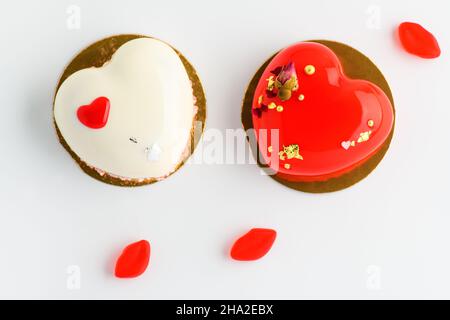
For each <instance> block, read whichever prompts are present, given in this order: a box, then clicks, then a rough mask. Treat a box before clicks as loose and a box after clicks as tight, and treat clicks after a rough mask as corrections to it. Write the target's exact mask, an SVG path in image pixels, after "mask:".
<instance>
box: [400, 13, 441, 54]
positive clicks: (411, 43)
mask: <svg viewBox="0 0 450 320" xmlns="http://www.w3.org/2000/svg"><path fill="white" fill-rule="evenodd" d="M398 34H399V37H400V41H401V43H402V45H403V47H404V48H405V50H406V51H408V52H409V53H411V54H414V55H416V56H419V57H422V58H425V59H434V58H437V57H439V56H440V55H441V49H440V48H439V43H438V42H437V40H436V38H435V37H434V36H433V35H432V34H431V33H430V32H428V31H427V30H426V29H425V28H423V27H422V26H421V25H420V24H417V23H413V22H404V23H402V24H401V25H400V26H399V27H398Z"/></svg>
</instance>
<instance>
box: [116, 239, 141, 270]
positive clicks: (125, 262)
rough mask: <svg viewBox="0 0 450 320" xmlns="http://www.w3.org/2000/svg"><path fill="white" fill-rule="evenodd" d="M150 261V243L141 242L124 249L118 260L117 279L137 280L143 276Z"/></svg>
mask: <svg viewBox="0 0 450 320" xmlns="http://www.w3.org/2000/svg"><path fill="white" fill-rule="evenodd" d="M149 261H150V243H149V242H148V241H146V240H141V241H138V242H135V243H132V244H130V245H128V246H126V247H125V249H123V251H122V254H121V255H120V257H119V258H118V259H117V262H116V269H115V275H116V277H117V278H136V277H138V276H140V275H141V274H143V273H144V272H145V270H146V269H147V266H148V263H149Z"/></svg>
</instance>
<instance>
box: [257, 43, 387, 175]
mask: <svg viewBox="0 0 450 320" xmlns="http://www.w3.org/2000/svg"><path fill="white" fill-rule="evenodd" d="M290 64H293V65H295V69H296V71H295V72H296V74H295V76H292V77H291V81H288V82H286V83H287V84H283V83H282V82H281V81H279V80H278V78H277V77H278V75H277V73H276V72H274V70H281V69H280V68H284V67H285V66H287V65H290ZM280 97H281V98H283V99H281V98H280ZM287 97H289V98H288V99H287V100H286V98H287ZM261 106H268V108H267V110H264V111H261V112H253V126H254V128H255V130H256V134H257V140H258V145H259V148H260V151H261V154H262V156H263V158H264V160H265V161H266V163H268V164H269V166H270V168H271V169H273V170H274V171H275V172H276V175H277V176H278V177H280V178H282V179H285V180H289V181H296V182H300V181H302V182H313V181H325V180H327V179H330V178H333V177H339V176H341V175H342V174H344V173H347V172H349V171H351V170H353V169H355V168H356V167H357V166H359V165H361V164H362V163H364V162H365V161H367V160H368V159H369V158H370V157H371V156H373V155H374V154H375V153H377V151H379V150H380V148H381V147H382V146H383V144H384V142H385V141H386V140H387V139H388V137H389V134H390V133H391V131H392V128H393V123H394V111H393V107H392V105H391V102H390V101H389V98H388V97H387V96H386V94H385V93H384V92H383V91H382V90H381V89H380V88H379V87H377V86H376V85H375V84H373V83H370V82H368V81H363V80H352V79H350V78H348V77H346V76H345V74H344V73H343V69H342V66H341V63H340V61H339V59H338V57H337V56H336V55H335V54H334V52H333V51H331V50H330V49H329V48H327V47H326V46H324V45H321V44H318V43H312V42H303V43H298V44H296V45H293V46H290V47H288V48H286V49H284V50H282V51H281V52H280V53H278V54H277V55H276V56H275V57H274V58H273V59H272V61H271V62H270V63H269V65H268V66H267V68H266V69H265V71H264V73H263V75H262V77H261V79H260V80H259V82H258V86H257V88H256V90H255V95H254V98H253V105H252V108H253V109H254V110H255V109H258V108H260V107H261ZM273 129H279V139H276V138H275V135H274V134H272V131H271V130H273ZM263 130H264V131H265V132H267V139H265V138H264V131H263ZM272 136H273V141H272Z"/></svg>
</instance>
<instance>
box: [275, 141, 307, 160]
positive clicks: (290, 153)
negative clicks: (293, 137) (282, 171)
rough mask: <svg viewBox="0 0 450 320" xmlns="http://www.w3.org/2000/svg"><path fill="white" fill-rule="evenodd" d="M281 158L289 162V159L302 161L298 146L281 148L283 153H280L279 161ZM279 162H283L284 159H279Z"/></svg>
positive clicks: (292, 145)
mask: <svg viewBox="0 0 450 320" xmlns="http://www.w3.org/2000/svg"><path fill="white" fill-rule="evenodd" d="M281 156H283V158H284V157H285V156H286V157H287V158H288V159H289V160H290V159H299V160H303V157H302V155H301V154H300V148H299V146H298V144H291V145H289V146H287V147H285V146H283V151H280V159H281ZM281 160H284V159H281Z"/></svg>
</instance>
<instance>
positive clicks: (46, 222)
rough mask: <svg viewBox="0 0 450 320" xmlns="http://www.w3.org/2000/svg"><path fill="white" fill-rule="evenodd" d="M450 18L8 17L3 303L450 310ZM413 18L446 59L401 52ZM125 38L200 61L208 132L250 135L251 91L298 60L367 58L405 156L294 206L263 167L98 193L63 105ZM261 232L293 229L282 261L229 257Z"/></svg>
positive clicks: (441, 4)
mask: <svg viewBox="0 0 450 320" xmlns="http://www.w3.org/2000/svg"><path fill="white" fill-rule="evenodd" d="M70 5H76V6H78V7H79V8H80V9H81V26H80V29H77V30H71V29H70V28H68V27H67V19H68V18H69V17H70V14H68V13H67V12H66V10H67V8H68V7H69V6H70ZM372 5H375V7H371V6H372ZM378 10H379V12H380V15H379V18H380V21H379V25H378V26H379V29H377V28H376V27H377V12H378ZM449 11H450V3H449V2H448V1H446V0H434V1H431V0H429V1H422V0H416V1H412V0H409V1H390V0H389V1H388V0H386V1H385V0H378V1H377V0H374V1H372V2H369V1H361V0H358V1H357V0H354V1H344V0H342V1H331V0H330V1H318V0H315V1H305V0H295V1H287V0H284V1H274V0H272V1H262V0H254V1H243V0H242V1H221V2H219V1H206V0H205V1H181V0H180V1H169V0H165V1H150V0H143V1H106V0H105V1H87V0H86V1H84V0H78V1H77V0H74V1H60V0H58V1H56V0H54V1H50V0H47V1H10V2H5V3H3V5H2V8H1V10H0V49H1V50H0V52H1V53H0V86H1V90H0V98H1V102H2V103H1V106H0V110H1V114H0V141H1V151H0V152H1V154H0V168H1V169H0V170H1V177H2V184H1V186H0V191H1V192H0V197H1V198H0V219H1V221H0V297H1V298H61V299H78V298H95V299H100V298H146V299H147V298H150V299H153V298H193V299H196V298H238V299H239V298H288V299H290V298H450V291H449V285H450V273H449V270H450V250H449V242H450V232H449V229H450V205H449V188H448V180H449V178H450V169H449V163H450V152H449V147H450V143H449V137H450V135H449V133H450V129H449V124H450V104H449V101H448V92H449V87H450V83H449V74H450V61H449V59H448V48H449V45H450V22H449V21H450V20H449V19H448V14H449ZM373 14H375V16H374V15H373ZM405 20H412V21H417V22H420V23H422V24H423V25H424V26H426V27H427V28H428V29H430V30H431V31H433V33H434V34H435V35H436V36H437V38H438V39H439V41H440V44H441V47H442V50H443V55H442V57H441V58H440V59H437V60H433V61H425V60H421V59H419V58H416V57H414V56H410V55H408V54H406V53H405V52H404V51H403V50H402V49H401V48H400V47H399V45H398V43H397V42H396V39H395V37H394V30H395V28H396V26H397V24H398V23H400V22H402V21H405ZM120 33H142V34H148V35H152V36H155V37H158V38H160V39H163V40H166V41H168V42H169V43H171V44H172V45H173V46H175V47H176V48H178V49H179V50H180V51H181V52H182V53H183V54H184V55H185V56H186V57H188V58H189V60H190V61H191V62H192V63H193V65H194V66H195V67H196V68H197V70H198V73H199V75H200V77H201V79H202V81H203V85H204V88H205V91H206V94H207V99H208V123H207V128H209V129H211V128H216V129H220V130H225V129H227V128H228V129H235V128H240V127H241V122H240V110H241V99H242V96H243V93H244V91H245V88H246V86H247V83H248V81H249V79H250V78H251V77H252V75H253V74H254V72H255V71H256V70H257V68H258V67H259V66H260V64H261V63H262V62H264V61H265V60H266V59H267V58H268V57H269V56H270V55H271V54H273V53H274V52H276V51H277V50H279V49H280V48H282V47H284V46H287V45H289V44H291V43H294V42H297V41H300V40H307V39H315V38H318V39H330V40H336V41H341V42H345V43H347V44H349V45H352V46H354V47H355V48H357V49H359V50H361V51H362V52H364V53H365V54H366V55H368V56H369V57H371V58H372V59H373V61H374V62H375V63H376V64H377V65H378V66H379V67H380V69H381V70H382V71H383V73H384V74H385V76H386V78H387V79H388V81H389V83H390V85H391V87H392V90H393V92H394V96H395V102H396V108H397V125H396V132H395V136H394V140H393V142H392V145H391V148H390V151H389V152H388V154H387V156H386V158H385V159H384V161H383V162H382V163H381V164H380V165H379V167H378V168H377V170H376V171H375V172H373V173H372V174H371V175H370V176H369V177H368V178H367V179H365V180H364V181H362V182H361V183H359V184H357V185H355V186H353V187H351V188H350V189H348V190H345V191H341V192H338V193H333V194H323V195H311V194H305V193H300V192H296V191H292V190H290V189H287V188H285V187H283V186H282V185H280V184H277V183H276V182H274V181H273V180H272V179H270V178H268V177H265V176H262V175H260V174H259V170H258V168H257V167H256V166H254V165H190V166H186V167H184V168H182V169H181V170H180V171H178V172H177V173H176V174H175V175H174V176H172V177H170V178H169V179H167V180H165V181H163V182H160V183H157V184H155V185H151V186H146V187H140V188H134V189H125V188H120V187H115V186H110V185H107V184H103V183H101V182H98V181H96V180H94V179H92V178H90V177H89V176H87V175H85V174H84V173H83V172H82V171H81V170H80V169H79V168H78V166H77V165H76V164H75V163H74V161H73V160H72V159H71V157H70V156H69V155H68V153H67V152H66V151H65V150H64V149H63V148H62V146H61V145H60V144H59V142H58V140H57V138H56V135H55V132H54V129H53V126H52V111H51V110H52V96H53V94H54V89H55V85H56V83H57V81H58V79H59V77H60V75H61V72H62V71H63V69H64V67H65V66H66V64H67V63H68V62H69V61H70V60H71V59H72V58H73V57H74V55H75V54H76V53H77V52H79V51H80V50H81V49H82V48H84V47H85V46H87V45H89V44H90V43H92V42H94V41H96V40H99V39H101V38H103V37H106V36H109V35H113V34H120ZM256 226H260V227H271V228H274V229H276V230H277V231H278V234H279V236H278V238H277V241H276V243H275V245H274V247H273V249H272V250H271V251H270V253H269V254H268V255H267V256H266V257H265V258H264V259H262V260H260V261H257V262H252V263H238V262H235V261H232V260H231V259H229V257H228V250H229V247H230V245H231V244H232V242H233V240H234V239H235V238H236V237H237V236H239V235H240V234H242V233H243V232H245V231H247V230H248V229H249V228H252V227H256ZM142 238H145V239H148V240H149V241H150V242H151V244H152V256H151V262H150V266H149V269H148V270H147V272H146V273H145V274H144V275H143V276H141V277H140V278H137V279H133V280H119V279H116V278H114V277H113V268H114V261H115V258H116V257H117V255H118V254H119V253H120V251H121V249H122V247H123V246H124V245H126V244H128V243H129V242H133V241H136V240H139V239H142ZM72 265H75V266H78V267H79V269H80V272H81V273H80V274H81V282H80V284H81V287H80V288H79V289H76V288H75V290H71V287H70V286H69V287H68V286H67V281H68V279H69V280H70V279H71V278H70V276H69V275H68V273H67V272H68V271H70V268H69V266H72ZM68 268H69V269H68ZM69 282H70V281H69ZM72 289H73V288H72Z"/></svg>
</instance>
